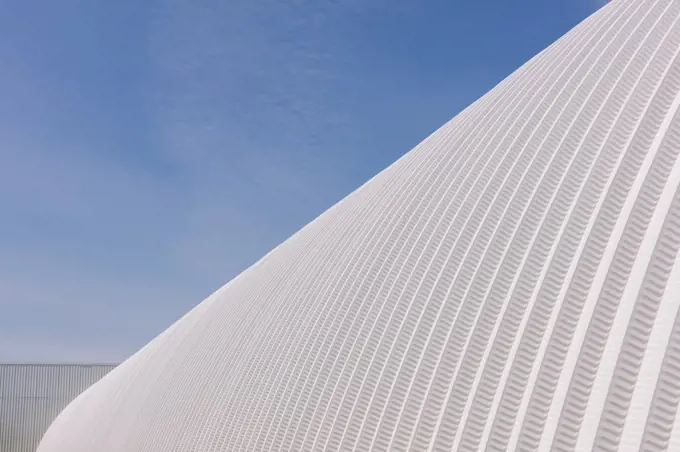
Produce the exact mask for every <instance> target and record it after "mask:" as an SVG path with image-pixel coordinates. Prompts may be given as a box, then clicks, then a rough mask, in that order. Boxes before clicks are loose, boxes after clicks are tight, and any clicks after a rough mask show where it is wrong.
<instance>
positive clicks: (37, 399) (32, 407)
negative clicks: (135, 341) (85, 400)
mask: <svg viewBox="0 0 680 452" xmlns="http://www.w3.org/2000/svg"><path fill="white" fill-rule="evenodd" d="M114 367H115V366H114V365H108V364H107V365H100V364H92V365H89V364H69V365H63V364H0V452H35V450H36V448H37V447H38V443H39V442H40V439H41V438H42V435H43V434H44V433H45V430H47V427H49V425H50V423H51V422H52V421H53V420H54V418H55V417H57V415H58V414H59V413H60V412H61V410H63V409H64V407H65V406H66V405H68V404H69V402H71V401H72V400H73V399H75V398H76V397H77V396H78V395H79V394H80V393H81V392H83V391H84V390H85V389H87V388H88V387H90V386H91V385H92V384H93V383H95V382H97V381H98V380H99V379H100V378H102V377H103V376H104V375H106V374H107V373H109V372H110V371H111V370H112V369H113V368H114Z"/></svg>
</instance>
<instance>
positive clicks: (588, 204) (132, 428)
mask: <svg viewBox="0 0 680 452" xmlns="http://www.w3.org/2000/svg"><path fill="white" fill-rule="evenodd" d="M679 21H680V1H678V0H618V1H617V0H615V1H612V2H610V3H608V4H607V5H606V6H605V7H604V8H603V9H602V10H600V11H599V12H598V13H596V14H594V15H593V16H591V17H590V18H588V19H586V20H585V21H584V22H583V23H581V24H580V25H578V26H577V27H576V28H574V29H573V30H572V31H570V32H569V33H568V34H567V35H565V36H564V37H563V38H561V39H560V40H559V41H557V42H556V43H555V44H553V45H552V46H550V47H549V48H548V49H546V50H545V51H543V52H541V53H540V54H539V55H538V56H536V57H535V58H533V59H532V60H530V61H529V62H528V63H526V64H525V65H524V66H522V67H521V68H520V69H518V70H517V71H516V72H515V73H513V74H512V75H511V76H510V77H508V78H507V79H506V80H504V81H503V82H502V83H500V84H499V85H498V86H497V87H495V88H494V89H493V90H491V91H490V92H489V93H488V94H486V95H485V96H483V97H482V98H481V99H479V100H478V101H477V102H476V103H474V104H473V105H471V106H470V107H469V108H467V109H466V110H464V111H463V112H462V113H461V114H459V115H458V116H456V117H455V118H454V119H452V120H451V121H450V122H449V123H447V124H446V125H444V126H443V127H442V128H441V129H439V130H438V131H437V132H435V133H434V134H432V135H431V136H430V137H428V138H427V139H426V140H425V141H423V142H422V143H421V144H419V145H418V146H416V148H415V149H413V150H412V151H411V152H409V153H408V154H406V155H405V156H404V157H403V158H401V159H400V160H399V161H397V162H396V163H395V164H393V165H392V166H390V167H389V168H387V169H386V170H384V171H383V172H381V173H380V174H378V175H377V176H376V177H374V178H373V179H372V180H370V181H369V182H368V183H366V184H365V185H363V186H362V187H361V188H359V189H358V190H357V191H355V192H354V193H352V194H351V195H349V196H348V197H347V198H345V199H344V200H342V201H341V202H340V203H338V204H337V205H335V206H334V207H332V208H331V209H329V210H328V211H327V212H325V213H324V214H323V215H321V216H320V217H319V218H317V219H316V220H314V221H312V222H311V223H310V224H309V225H307V226H306V227H304V228H303V229H302V230H301V231H299V232H298V233H297V234H295V235H294V236H293V237H291V238H290V239H289V240H287V241H286V242H284V243H283V244H281V245H280V246H279V247H277V248H276V249H274V250H273V251H272V252H270V253H269V254H267V255H266V256H265V257H264V258H263V259H262V260H260V261H259V262H258V263H257V264H255V265H254V266H253V267H251V268H250V269H248V270H246V271H245V272H243V273H242V274H241V275H240V276H238V277H237V278H235V279H234V280H232V281H231V282H229V283H228V284H227V285H226V286H224V287H223V288H221V289H220V290H218V291H217V292H216V293H215V294H213V295H212V296H210V297H209V298H208V299H206V300H205V301H204V302H203V303H201V304H200V305H198V306H197V307H196V308H195V309H194V310H192V311H191V312H190V313H188V314H187V315H186V316H185V317H183V318H182V319H180V320H179V321H178V322H176V323H175V324H174V325H172V326H171V327H170V328H169V329H168V330H167V331H165V332H164V333H162V334H161V335H160V336H159V337H157V338H156V339H155V340H153V341H152V342H151V343H149V344H148V345H147V346H145V347H144V348H143V349H142V350H140V351H139V352H138V353H136V354H135V355H133V356H132V357H131V358H130V359H129V360H128V361H126V362H125V363H123V364H122V365H121V366H120V367H118V368H117V369H116V370H115V371H113V372H111V373H110V374H109V375H107V376H106V377H104V378H103V379H102V380H101V381H100V382H99V383H98V384H96V385H95V386H93V387H92V388H91V389H90V390H88V391H87V392H85V393H84V394H83V395H81V396H80V397H79V398H78V399H76V400H75V401H74V402H73V403H72V404H71V405H70V406H69V407H68V408H67V409H66V410H64V412H63V413H62V414H61V415H60V416H59V417H58V418H57V420H56V421H55V422H54V424H53V425H52V427H51V428H50V430H49V431H48V432H47V434H46V435H45V437H44V439H43V441H42V443H41V446H40V449H39V452H64V451H68V452H91V451H99V452H123V451H125V452H170V451H182V452H189V451H197V452H198V451H260V450H262V451H269V450H276V451H278V450H290V451H302V450H362V451H369V450H382V451H398V450H416V451H426V450H462V451H473V450H489V451H505V450H513V451H514V450H517V451H533V450H542V451H547V450H556V451H589V450H598V451H616V450H622V451H637V450H645V451H655V452H657V451H662V450H680V416H677V415H676V413H677V411H678V401H679V399H680V320H678V307H679V306H680V262H679V261H678V260H677V255H678V248H679V247H680V192H679V191H678V186H679V184H680V160H679V159H678V154H679V153H680V113H679V112H678V107H679V106H680V94H679V92H680V60H679V58H678V52H680V22H679Z"/></svg>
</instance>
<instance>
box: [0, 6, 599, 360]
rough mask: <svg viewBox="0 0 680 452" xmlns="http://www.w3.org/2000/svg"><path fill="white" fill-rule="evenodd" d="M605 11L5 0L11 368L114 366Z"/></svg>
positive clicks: (0, 97) (5, 300)
mask: <svg viewBox="0 0 680 452" xmlns="http://www.w3.org/2000/svg"><path fill="white" fill-rule="evenodd" d="M603 3H604V1H603V0H514V1H508V0H477V1H459V0H420V1H417V0H391V1H388V0H316V1H312V0H153V1H142V0H119V1H101V0H100V1H93V0H60V1H51V0H0V361H4V362H7V361H11V362H82V361H89V362H119V361H121V360H123V359H125V358H126V357H127V356H129V355H130V354H131V353H133V352H134V351H136V350H137V349H138V348H139V347H141V346H142V345H144V344H145V343H146V342H148V341H149V340H151V339H152V338H153V337H155V336H156V335H157V334H158V333H160V332H161V331H163V330H164V329H165V328H166V327H167V326H168V325H170V323H172V322H173V321H174V320H176V319H177V318H178V317H180V316H181V315H182V314H184V313H185V312H186V311H188V310H189V309H190V308H191V307H193V306H194V305H196V304H197V303H199V302H200V301H201V300H202V299H204V298H205V297H206V296H208V295H209V294H210V293H211V292H212V291H214V290H215V289H217V288H218V287H219V286H221V285H222V284H224V283H226V282H227V281H228V280H230V279H231V278H233V277H234V276H235V275H237V274H238V273H239V272H240V271H241V270H243V269H244V268H246V267H248V266H249V265H250V264H252V263H254V262H255V261H256V260H257V259H258V258H259V257H261V256H262V255H263V254H264V253H266V252H267V251H269V250H270V249H271V248H272V247H274V246H276V245H277V244H278V243H280V242H281V241H283V240H285V239H286V238H287V237H289V236H290V235H291V234H292V233H294V232H295V231H296V230H298V229H299V228H300V227H302V226H303V225H305V224H306V223H308V222H309V221H310V220H312V219H313V218H314V217H316V216H317V215H319V214H320V213H322V212H323V211H324V210H326V209H327V208H328V207H330V206H331V205H332V204H333V203H335V202H336V201H338V200H339V199H341V198H343V197H344V196H345V195H347V194H348V193H350V192H351V191H352V190H353V189H355V188H356V187H357V186H359V185H360V184H361V183H363V182H364V181H365V180H367V179H368V178H369V177H371V176H372V175H374V174H375V173H377V172H378V171H380V170H381V169H383V168H384V167H386V166H387V165H389V164H390V163H392V162H393V161H394V160H396V159H397V158H398V157H400V156H401V155H402V154H404V153H405V152H407V151H408V150H409V149H410V148H412V147H413V146H414V145H415V144H417V143H418V142H419V141H420V140H422V139H423V138H425V136H426V135H428V134H429V133H431V132H432V131H434V130H435V129H436V128H438V127H439V126H440V125H442V124H443V123H444V122H445V121H447V120H448V119H450V118H451V117H453V116H454V115H455V114H457V113H458V112H459V111H460V110H461V109H463V108H464V107H465V106H466V105H468V104H469V103H471V102H472V101H474V100H475V99H476V98H478V97H479V96H480V95H482V94H484V92H486V91H487V90H489V89H490V88H492V87H493V86H494V85H495V84H497V83H498V82H500V81H501V80H502V79H503V78H504V77H506V76H507V75H508V74H509V73H510V72H512V71H513V70H514V69H516V68H517V67H519V66H520V65H521V64H523V63H524V62H525V61H526V60H527V59H529V58H530V57H532V56H533V55H534V54H536V53H537V52H538V51H540V50H541V49H543V48H544V47H546V46H547V45H549V44H550V43H552V42H553V41H554V40H555V39H557V38H558V37H559V36H561V35H562V34H564V33H565V32H566V31H568V30H569V29H570V28H571V27H573V26H574V25H576V24H577V23H578V22H580V21H581V20H582V19H584V18H585V17H586V16H587V15H589V14H590V13H592V12H594V11H595V10H596V9H597V8H598V7H599V6H601V5H602V4H603Z"/></svg>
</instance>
